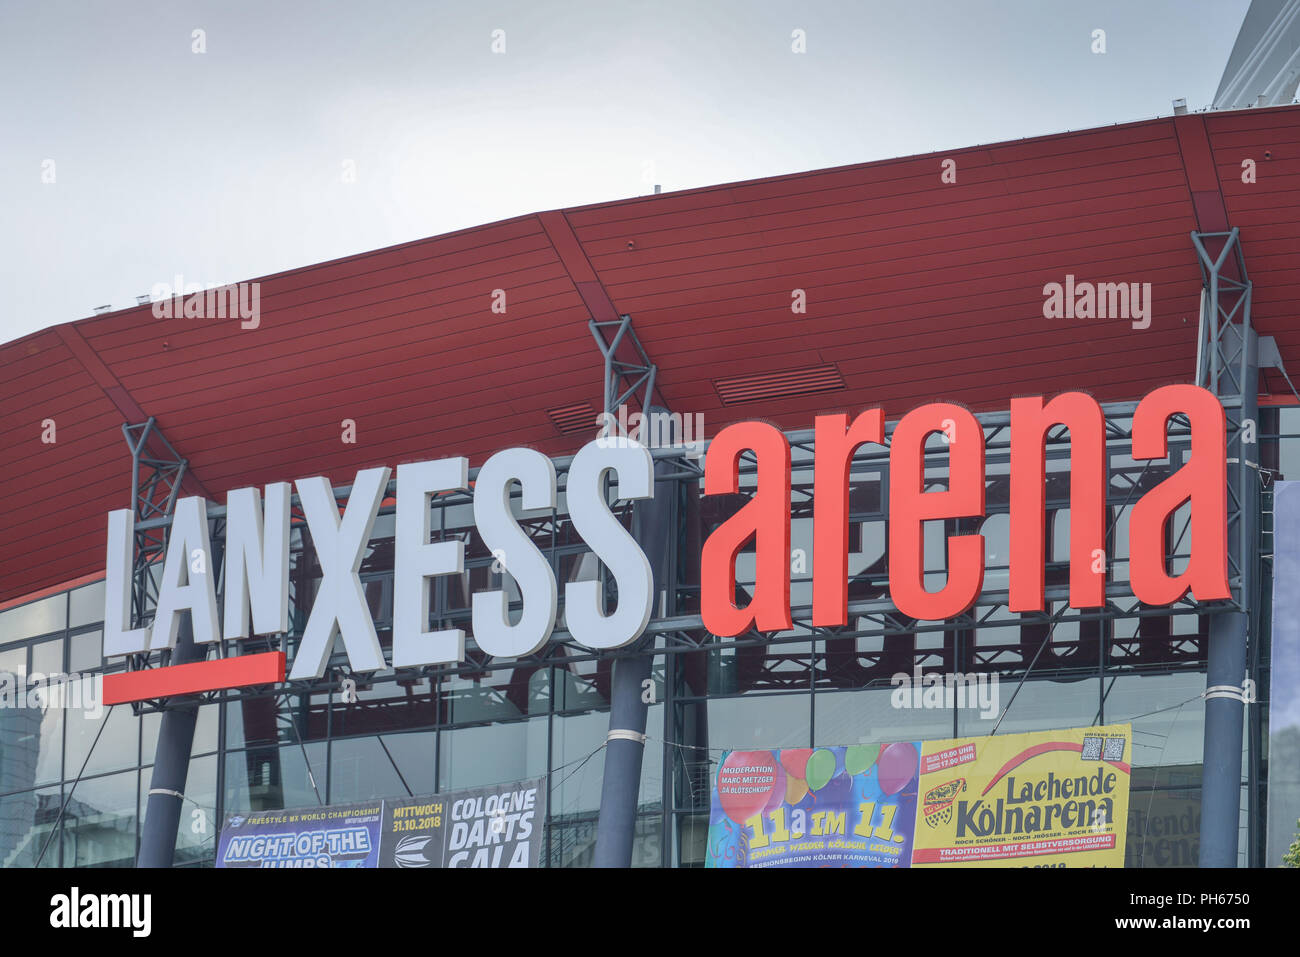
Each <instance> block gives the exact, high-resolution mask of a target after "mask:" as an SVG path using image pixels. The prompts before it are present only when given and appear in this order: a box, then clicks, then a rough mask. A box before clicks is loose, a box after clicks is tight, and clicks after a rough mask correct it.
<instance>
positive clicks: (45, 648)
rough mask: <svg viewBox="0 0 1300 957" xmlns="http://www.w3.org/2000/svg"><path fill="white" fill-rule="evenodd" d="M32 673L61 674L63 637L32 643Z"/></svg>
mask: <svg viewBox="0 0 1300 957" xmlns="http://www.w3.org/2000/svg"><path fill="white" fill-rule="evenodd" d="M31 673H32V674H33V675H37V674H41V675H59V674H63V639H62V638H55V639H54V640H53V641H42V642H38V643H37V644H34V645H32V670H31Z"/></svg>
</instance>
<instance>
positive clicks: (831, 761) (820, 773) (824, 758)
mask: <svg viewBox="0 0 1300 957" xmlns="http://www.w3.org/2000/svg"><path fill="white" fill-rule="evenodd" d="M836 763H837V762H836V760H835V754H834V752H832V751H827V750H826V749H825V748H818V749H817V750H816V751H814V752H813V753H812V757H810V758H809V759H808V769H807V771H806V772H805V774H804V780H806V781H807V782H808V787H809V788H811V789H812V790H814V791H820V790H821V789H822V788H824V787H825V786H826V784H827V783H828V782H829V781H830V779H831V778H832V777H834V776H835V766H836Z"/></svg>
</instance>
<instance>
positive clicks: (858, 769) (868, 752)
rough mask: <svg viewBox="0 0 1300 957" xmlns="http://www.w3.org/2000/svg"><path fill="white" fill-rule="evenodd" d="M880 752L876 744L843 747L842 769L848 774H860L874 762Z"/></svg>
mask: <svg viewBox="0 0 1300 957" xmlns="http://www.w3.org/2000/svg"><path fill="white" fill-rule="evenodd" d="M879 754H880V745H878V744H857V745H853V746H852V747H848V748H845V749H844V770H845V771H846V772H847V773H849V774H861V773H862V772H863V771H866V770H869V769H870V767H871V766H872V765H873V764H875V763H876V756H877V755H879Z"/></svg>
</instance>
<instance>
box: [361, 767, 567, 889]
mask: <svg viewBox="0 0 1300 957" xmlns="http://www.w3.org/2000/svg"><path fill="white" fill-rule="evenodd" d="M545 819H546V779H545V778H534V779H532V780H529V781H521V782H519V783H518V784H501V785H496V786H493V787H484V788H475V789H473V790H470V791H454V792H452V793H450V794H440V795H437V796H435V797H428V798H411V799H409V800H405V801H385V802H384V825H383V836H382V838H381V841H380V857H379V866H380V867H537V866H539V863H540V855H541V851H542V823H543V821H544V820H545Z"/></svg>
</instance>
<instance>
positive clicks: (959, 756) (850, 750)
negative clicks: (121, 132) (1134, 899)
mask: <svg viewBox="0 0 1300 957" xmlns="http://www.w3.org/2000/svg"><path fill="white" fill-rule="evenodd" d="M1131 743H1132V729H1131V727H1130V726H1129V725H1106V726H1103V727H1094V728H1074V729H1068V730H1062V731H1043V732H1033V733H1029V734H1008V735H999V736H995V737H979V738H959V739H953V740H941V741H902V742H893V743H890V744H885V745H876V744H872V745H853V746H846V747H825V748H807V749H784V750H775V751H730V752H727V753H726V754H725V755H723V758H722V761H721V763H720V764H719V767H718V770H717V772H716V773H715V775H714V779H713V795H712V798H713V799H712V807H711V814H710V818H709V833H708V848H707V851H706V860H705V866H707V867H911V866H916V867H924V866H945V867H953V866H957V867H978V866H983V867H1017V866H1023V867H1122V866H1123V864H1124V831H1123V830H1122V829H1123V828H1124V827H1125V822H1126V820H1127V815H1128V794H1129V783H1130V766H1129V764H1128V760H1129V755H1130V752H1131Z"/></svg>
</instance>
